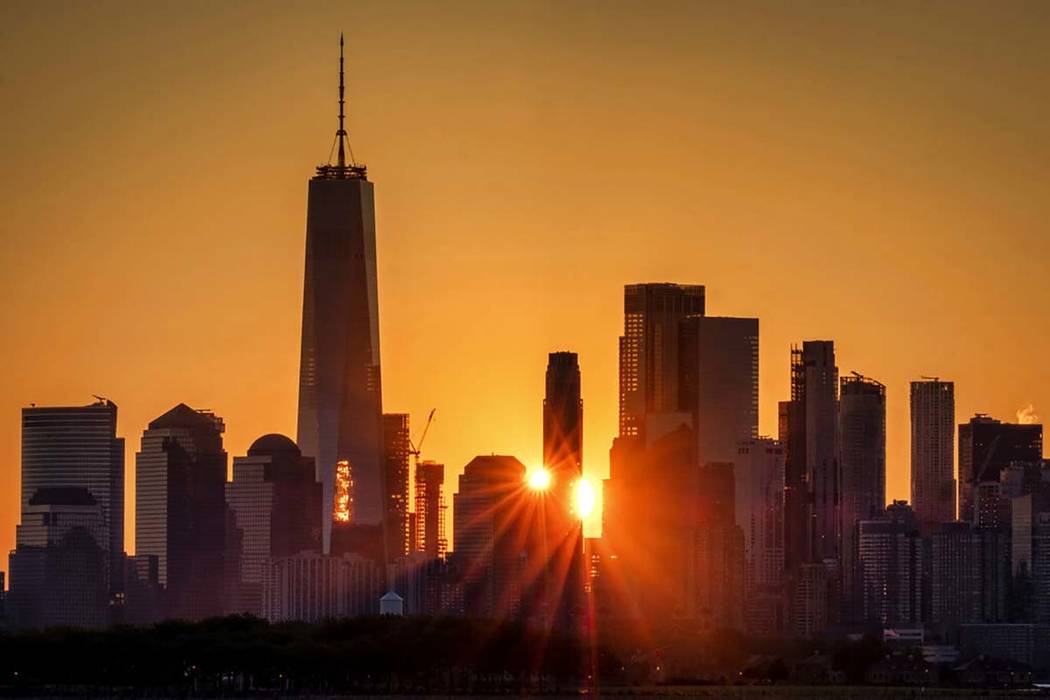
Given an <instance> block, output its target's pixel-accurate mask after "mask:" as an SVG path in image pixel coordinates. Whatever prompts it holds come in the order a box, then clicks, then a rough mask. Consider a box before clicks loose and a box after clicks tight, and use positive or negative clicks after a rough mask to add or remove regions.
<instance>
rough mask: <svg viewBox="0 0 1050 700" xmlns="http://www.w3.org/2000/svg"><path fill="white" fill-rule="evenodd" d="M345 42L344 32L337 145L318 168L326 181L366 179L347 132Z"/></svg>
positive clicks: (336, 135)
mask: <svg viewBox="0 0 1050 700" xmlns="http://www.w3.org/2000/svg"><path fill="white" fill-rule="evenodd" d="M344 45H345V41H344V39H343V34H342V32H340V33H339V129H338V130H337V131H336V132H335V143H333V144H332V150H331V151H329V152H328V162H327V163H325V164H324V165H319V166H317V177H320V178H325V179H347V178H350V179H356V178H365V177H366V172H367V171H366V170H365V166H364V165H358V164H357V163H356V162H355V161H354V151H353V149H352V148H350V136H349V134H347V132H346V72H345V67H344V66H345V59H344V57H343V47H344ZM333 155H335V156H336V162H335V165H333V164H332V156H333Z"/></svg>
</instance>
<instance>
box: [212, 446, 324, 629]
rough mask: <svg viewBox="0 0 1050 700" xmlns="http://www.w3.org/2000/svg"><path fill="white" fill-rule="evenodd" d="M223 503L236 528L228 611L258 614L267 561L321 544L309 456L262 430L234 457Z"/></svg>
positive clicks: (318, 492) (314, 549)
mask: <svg viewBox="0 0 1050 700" xmlns="http://www.w3.org/2000/svg"><path fill="white" fill-rule="evenodd" d="M226 503H227V505H228V506H229V508H230V510H231V511H232V513H233V522H234V526H235V527H236V528H237V529H238V530H240V533H241V537H242V540H241V546H240V547H239V548H238V549H239V550H240V557H239V562H238V566H237V576H236V579H235V580H236V581H237V585H236V591H235V596H234V601H233V606H232V611H233V612H239V613H250V614H252V615H257V616H262V613H263V591H262V589H263V582H264V579H265V567H266V562H267V560H268V559H269V558H271V557H285V556H291V555H293V554H298V553H300V552H304V551H306V552H320V550H321V516H320V510H321V484H320V483H318V482H317V481H316V472H315V469H314V460H313V458H312V457H303V456H302V454H301V453H300V452H299V448H298V447H297V446H296V444H295V443H294V442H292V441H291V439H289V438H287V437H285V436H284V435H276V434H270V435H263V436H262V437H260V438H259V439H258V440H256V441H255V442H253V443H252V445H251V447H249V448H248V454H247V456H245V457H234V459H233V481H230V482H228V483H227V484H226Z"/></svg>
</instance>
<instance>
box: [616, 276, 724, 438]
mask: <svg viewBox="0 0 1050 700" xmlns="http://www.w3.org/2000/svg"><path fill="white" fill-rule="evenodd" d="M623 312H624V331H623V335H622V336H620V436H621V437H629V436H632V435H644V432H645V424H646V421H647V418H648V416H649V415H651V414H664V413H676V412H678V410H679V400H678V381H679V371H680V369H679V364H678V323H679V322H680V321H681V320H682V319H683V318H685V317H686V316H692V315H703V314H704V287H703V286H702V285H681V284H667V283H653V284H629V285H626V286H625V287H624V290H623Z"/></svg>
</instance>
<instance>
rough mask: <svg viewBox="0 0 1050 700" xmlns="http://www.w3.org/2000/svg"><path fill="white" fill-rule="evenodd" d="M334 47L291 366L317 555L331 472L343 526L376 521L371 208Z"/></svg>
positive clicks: (378, 454) (328, 520) (377, 406)
mask: <svg viewBox="0 0 1050 700" xmlns="http://www.w3.org/2000/svg"><path fill="white" fill-rule="evenodd" d="M344 105H345V89H344V82H343V38H342V36H340V38H339V128H338V130H337V131H336V136H335V143H334V145H333V147H332V151H333V152H334V153H335V155H336V161H335V163H334V164H333V163H332V161H331V155H330V156H329V161H328V163H326V164H324V165H321V166H319V167H318V168H317V174H316V175H315V176H314V177H313V178H311V180H310V188H309V198H308V203H307V213H306V275H305V279H304V283H303V336H302V355H301V358H300V364H299V427H298V443H299V447H300V449H301V450H302V452H303V454H304V455H307V456H310V457H314V458H315V460H316V463H317V477H318V481H320V482H321V484H322V485H323V490H324V499H323V502H322V522H323V524H324V529H323V534H324V549H325V551H328V549H329V545H330V540H331V530H332V513H333V501H334V493H335V480H336V465H337V464H338V463H340V462H346V463H348V465H349V471H350V473H351V474H352V478H353V493H351V494H350V513H349V517H350V519H351V521H353V522H354V523H357V524H361V525H374V526H381V524H382V521H383V470H382V466H383V465H382V423H381V421H382V399H381V384H380V372H379V302H378V299H377V284H376V231H375V204H374V196H373V191H372V183H371V182H369V181H368V177H367V172H366V170H365V166H364V165H360V164H358V163H357V162H356V161H355V160H354V156H353V152H352V151H351V150H350V139H349V136H348V134H347V131H346V125H345V124H346V117H345V110H344Z"/></svg>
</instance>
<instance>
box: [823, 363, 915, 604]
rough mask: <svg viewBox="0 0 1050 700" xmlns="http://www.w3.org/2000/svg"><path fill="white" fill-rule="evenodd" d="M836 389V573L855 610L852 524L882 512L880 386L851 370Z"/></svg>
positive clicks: (883, 449)
mask: <svg viewBox="0 0 1050 700" xmlns="http://www.w3.org/2000/svg"><path fill="white" fill-rule="evenodd" d="M841 389H842V392H841V394H840V398H839V439H840V441H841V442H840V454H841V464H840V469H841V474H842V488H841V493H842V495H841V514H842V516H841V517H842V520H841V533H842V553H841V556H842V575H843V584H844V588H845V592H846V594H847V610H852V611H857V610H859V605H858V604H859V603H860V602H861V601H860V600H859V599H855V600H850V598H849V596H851V595H857V596H859V594H860V592H861V591H860V587H859V583H860V581H859V579H858V576H859V572H858V571H857V568H856V565H857V561H858V559H857V557H858V551H857V532H858V529H857V528H858V523H859V522H860V521H861V520H870V519H873V518H879V517H882V516H883V515H884V514H885V513H886V510H885V509H886V387H885V386H883V385H882V384H881V383H879V382H877V381H875V380H874V379H869V378H867V377H863V376H861V375H859V374H857V373H854V374H853V375H852V376H849V377H843V378H842V383H841ZM893 512H894V513H897V512H898V511H893ZM908 512H909V513H911V511H910V509H909V511H908ZM873 527H874V526H873Z"/></svg>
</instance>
